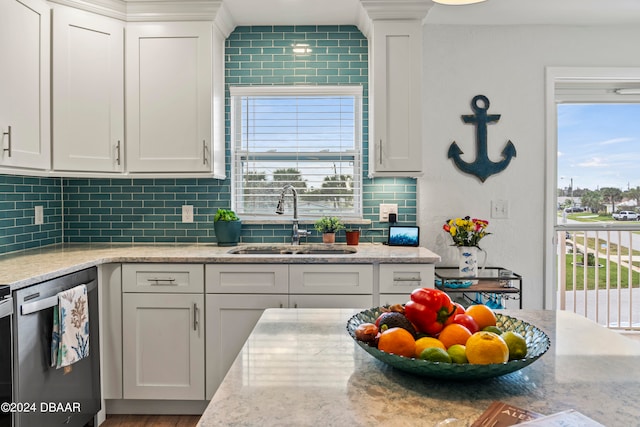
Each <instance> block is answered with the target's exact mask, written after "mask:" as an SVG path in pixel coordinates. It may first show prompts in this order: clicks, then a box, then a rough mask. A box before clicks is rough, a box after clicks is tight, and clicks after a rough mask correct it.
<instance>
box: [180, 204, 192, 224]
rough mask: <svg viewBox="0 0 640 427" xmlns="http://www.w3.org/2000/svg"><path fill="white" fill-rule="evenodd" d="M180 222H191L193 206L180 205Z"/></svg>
mask: <svg viewBox="0 0 640 427" xmlns="http://www.w3.org/2000/svg"><path fill="white" fill-rule="evenodd" d="M182 222H193V205H182Z"/></svg>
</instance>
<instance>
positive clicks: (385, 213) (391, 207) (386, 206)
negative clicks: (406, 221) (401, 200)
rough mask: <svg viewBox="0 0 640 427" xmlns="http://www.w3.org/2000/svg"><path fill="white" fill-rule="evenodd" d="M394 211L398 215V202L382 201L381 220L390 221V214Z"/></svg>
mask: <svg viewBox="0 0 640 427" xmlns="http://www.w3.org/2000/svg"><path fill="white" fill-rule="evenodd" d="M390 213H394V214H396V217H397V216H398V204H397V203H380V218H379V220H378V221H380V222H389V214H390Z"/></svg>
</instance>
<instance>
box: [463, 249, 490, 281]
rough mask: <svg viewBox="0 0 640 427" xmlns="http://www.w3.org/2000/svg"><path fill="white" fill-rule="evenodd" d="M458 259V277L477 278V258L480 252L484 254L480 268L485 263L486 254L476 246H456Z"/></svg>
mask: <svg viewBox="0 0 640 427" xmlns="http://www.w3.org/2000/svg"><path fill="white" fill-rule="evenodd" d="M458 252H459V253H460V258H459V262H458V270H459V271H458V273H459V275H460V277H478V256H479V254H480V252H482V253H484V261H483V262H482V264H481V265H482V267H481V268H484V265H485V264H486V262H487V253H486V252H485V251H484V250H482V249H480V248H478V247H477V246H458Z"/></svg>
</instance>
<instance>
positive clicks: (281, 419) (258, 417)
mask: <svg viewBox="0 0 640 427" xmlns="http://www.w3.org/2000/svg"><path fill="white" fill-rule="evenodd" d="M358 311H359V310H345V309H269V310H266V311H265V313H264V314H263V316H262V317H261V319H260V321H259V322H258V324H257V325H256V327H255V329H254V330H253V332H252V334H251V336H250V337H249V339H248V340H247V341H246V343H245V345H244V347H243V349H242V350H241V352H240V354H239V355H238V357H237V359H236V360H235V362H234V364H233V366H232V367H231V369H230V370H229V372H228V374H227V376H226V378H225V379H224V381H223V382H222V384H221V385H220V387H219V389H218V391H217V392H216V394H215V396H214V397H213V399H212V400H211V402H210V403H209V406H208V407H207V410H206V411H205V413H204V414H203V416H202V418H201V420H200V422H199V426H200V427H213V426H262V427H268V426H285V425H286V426H316V425H323V426H411V427H415V426H435V425H436V424H437V423H438V422H440V421H443V420H445V419H447V418H458V419H459V420H462V424H461V425H467V426H468V425H471V423H472V422H473V421H474V420H475V419H477V418H478V417H479V416H480V414H481V413H482V412H483V411H484V410H485V409H486V408H487V407H488V406H489V405H490V404H491V402H492V401H495V400H499V401H504V402H506V403H508V404H511V405H515V406H519V407H522V408H526V409H529V410H531V411H535V412H538V413H541V414H544V415H547V414H552V413H555V412H559V411H562V410H566V409H571V408H572V409H575V410H578V411H580V412H582V413H583V414H585V415H587V416H589V417H591V418H593V419H594V420H596V421H598V422H600V423H602V424H604V425H606V426H611V427H618V426H620V427H627V426H637V425H638V420H639V419H640V406H639V405H638V400H637V399H638V396H637V391H638V389H640V343H639V342H636V341H634V340H630V339H628V338H625V337H624V336H622V335H620V334H618V333H616V332H614V331H611V330H608V329H606V328H603V327H601V326H599V325H597V324H595V323H593V322H591V321H590V320H588V319H585V318H583V317H581V316H578V315H576V314H573V313H568V312H562V311H559V312H554V311H543V310H501V311H500V312H502V313H504V314H507V315H510V316H513V317H517V318H519V319H523V320H525V321H528V322H530V323H532V324H534V325H536V326H538V327H539V328H540V329H542V330H544V331H545V332H546V333H547V334H548V335H549V338H550V339H551V348H550V349H549V351H548V352H547V353H546V354H545V355H543V356H542V357H541V358H540V359H538V360H537V361H536V362H534V363H533V364H532V365H530V366H527V367H525V368H523V369H521V370H520V371H516V372H514V373H511V374H508V375H505V376H502V377H498V378H492V379H488V380H477V381H472V382H464V381H462V382H456V381H444V380H436V379H430V378H424V377H416V376H412V375H410V374H408V373H404V372H402V371H398V370H395V369H394V368H391V367H389V366H387V365H385V364H383V363H382V362H380V361H378V360H376V359H374V358H373V357H372V356H370V355H369V354H368V353H366V352H365V351H364V350H363V349H361V348H360V347H359V346H358V345H357V344H356V343H354V342H353V340H352V339H351V337H350V336H349V335H348V333H347V331H346V323H347V320H348V319H349V318H350V317H351V316H352V315H353V314H355V313H357V312H358Z"/></svg>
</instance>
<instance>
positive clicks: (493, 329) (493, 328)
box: [482, 326, 502, 335]
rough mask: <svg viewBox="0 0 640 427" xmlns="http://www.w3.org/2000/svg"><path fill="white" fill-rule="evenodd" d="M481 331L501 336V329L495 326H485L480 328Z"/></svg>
mask: <svg viewBox="0 0 640 427" xmlns="http://www.w3.org/2000/svg"><path fill="white" fill-rule="evenodd" d="M482 330H483V331H488V332H493V333H494V334H498V335H502V329H500V328H498V327H497V326H485V327H484V328H482Z"/></svg>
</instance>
